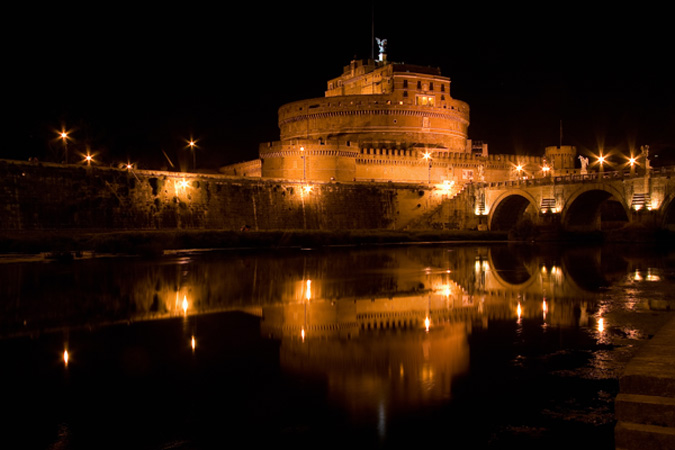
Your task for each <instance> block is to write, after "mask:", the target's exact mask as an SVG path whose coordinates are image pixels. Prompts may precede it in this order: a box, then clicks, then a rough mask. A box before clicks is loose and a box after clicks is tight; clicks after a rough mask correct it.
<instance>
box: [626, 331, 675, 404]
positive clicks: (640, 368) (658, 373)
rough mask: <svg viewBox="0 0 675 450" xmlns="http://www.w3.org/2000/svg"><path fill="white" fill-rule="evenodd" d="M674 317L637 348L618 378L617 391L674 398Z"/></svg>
mask: <svg viewBox="0 0 675 450" xmlns="http://www.w3.org/2000/svg"><path fill="white" fill-rule="evenodd" d="M674 349H675V318H672V319H670V320H669V321H668V322H667V323H666V324H665V325H664V326H663V327H661V329H660V330H659V331H658V333H657V334H656V335H655V336H654V337H653V338H652V339H651V340H650V341H649V342H647V343H645V344H644V346H643V347H642V348H641V349H640V350H639V351H638V353H637V355H635V357H634V358H633V359H632V360H631V361H630V362H629V363H628V365H627V366H626V369H625V370H624V373H623V375H622V376H621V378H620V380H619V389H620V392H621V393H625V394H638V395H653V396H660V397H675V351H674Z"/></svg>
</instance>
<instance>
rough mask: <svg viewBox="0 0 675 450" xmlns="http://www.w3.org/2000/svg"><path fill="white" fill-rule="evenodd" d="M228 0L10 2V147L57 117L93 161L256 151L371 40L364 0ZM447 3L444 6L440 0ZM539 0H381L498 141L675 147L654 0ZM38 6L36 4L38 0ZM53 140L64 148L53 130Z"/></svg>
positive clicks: (406, 53)
mask: <svg viewBox="0 0 675 450" xmlns="http://www.w3.org/2000/svg"><path fill="white" fill-rule="evenodd" d="M310 5H311V6H308V5H306V4H301V3H299V4H294V3H292V2H291V3H283V4H282V3H273V4H272V5H262V4H260V3H257V2H256V3H254V2H251V3H247V4H240V5H237V6H236V7H229V8H226V9H225V10H222V9H221V7H217V6H213V7H208V8H207V7H203V8H202V7H199V6H190V7H185V6H181V7H176V8H175V9H168V8H167V7H166V6H162V7H158V8H157V9H151V8H149V7H139V6H138V5H136V6H134V7H132V6H129V5H126V6H122V5H120V4H115V5H108V6H100V5H96V6H90V7H89V9H85V10H77V11H78V12H77V13H75V12H74V11H76V10H75V9H74V8H71V7H68V6H64V5H60V6H59V7H55V8H53V9H52V10H51V11H44V12H41V13H40V14H39V15H37V14H36V13H35V12H33V11H25V12H23V13H21V14H17V15H16V16H14V17H13V18H12V20H9V23H8V26H7V27H6V29H5V30H4V31H3V35H4V37H3V41H2V42H3V44H2V45H3V48H4V51H3V54H4V60H5V64H4V69H3V72H4V73H5V74H6V75H7V77H6V78H8V81H5V94H4V95H3V96H4V97H5V100H6V101H4V102H3V103H4V106H5V115H6V119H5V120H4V121H3V125H2V127H3V128H2V131H3V134H2V135H3V136H4V138H3V139H2V141H1V142H2V143H1V144H0V158H10V159H28V158H29V157H31V156H36V157H38V158H39V159H43V160H48V159H49V158H50V157H52V156H51V155H52V154H51V151H52V150H50V145H52V146H54V145H55V144H54V143H53V142H52V143H51V144H50V141H53V138H54V137H55V134H54V130H55V129H58V128H59V127H60V126H61V124H62V123H63V124H65V126H66V127H68V128H69V129H73V131H74V132H73V134H72V136H73V139H74V142H73V143H72V144H71V145H72V147H71V148H79V149H84V148H85V147H86V146H89V147H90V148H91V150H92V151H94V152H97V153H98V158H99V160H100V161H102V162H104V163H106V164H115V163H117V162H119V161H122V160H127V159H129V160H131V161H133V162H138V163H139V164H140V166H141V167H145V168H160V167H162V166H165V165H166V163H167V160H166V158H165V156H164V153H166V154H167V156H169V158H170V159H172V161H173V162H174V163H176V164H178V159H179V157H180V156H185V154H186V152H185V151H183V150H182V149H183V148H184V146H185V142H184V140H185V139H187V138H189V137H190V136H191V135H192V136H193V137H194V138H197V139H198V140H199V150H198V154H197V155H198V156H197V159H198V165H200V166H202V167H209V168H214V169H215V168H217V167H218V166H219V165H222V164H227V163H233V162H239V161H244V160H248V159H252V158H255V157H256V156H257V147H258V143H260V142H265V141H269V140H276V139H278V137H279V130H278V127H277V122H276V121H277V109H278V108H279V107H280V106H281V105H282V104H284V103H286V102H289V101H294V100H301V99H305V98H312V97H320V96H323V94H324V89H325V87H326V81H327V80H328V79H330V78H333V77H335V76H338V75H339V74H340V73H341V71H342V66H344V65H346V64H348V63H349V61H350V60H351V59H352V58H353V57H355V56H356V57H360V58H365V57H369V56H370V54H371V50H372V44H371V36H372V31H373V30H372V24H373V20H372V17H373V16H372V8H371V6H370V5H369V4H368V3H367V2H364V3H362V4H352V3H344V4H340V3H330V4H328V2H326V3H320V4H315V3H311V4H310ZM440 5H444V6H440ZM547 8H548V9H546V10H542V9H532V8H527V9H522V10H518V9H517V8H516V7H514V6H513V5H509V6H508V7H505V8H501V9H500V10H496V9H494V7H488V6H487V5H484V4H481V5H480V6H477V7H464V8H460V7H458V6H456V5H448V3H447V2H442V3H435V2H427V3H423V4H422V3H420V4H416V3H410V4H398V6H396V5H393V4H391V3H385V2H383V1H378V2H375V14H374V17H375V21H374V23H375V35H376V36H377V37H380V38H386V39H387V40H388V58H389V60H391V61H396V62H407V63H412V64H420V65H428V66H436V67H439V68H440V69H441V71H442V73H443V74H444V75H446V76H449V77H450V78H451V80H452V87H451V94H452V96H453V97H454V98H457V99H460V100H463V101H466V102H467V103H469V105H470V107H471V126H470V128H469V137H470V138H472V139H475V140H484V141H487V142H488V145H489V150H490V152H491V153H521V154H541V153H542V152H543V148H544V147H545V146H547V145H556V144H558V141H559V138H560V123H561V121H562V125H563V126H562V130H563V134H562V137H563V144H572V145H576V146H577V147H578V148H579V150H580V151H581V152H592V151H597V149H598V147H599V146H603V147H604V148H605V149H606V150H608V149H617V150H619V151H623V152H627V151H628V148H631V147H633V148H635V147H639V146H640V145H645V144H647V145H650V148H651V150H652V152H653V153H654V154H656V153H661V155H660V156H661V157H662V160H663V159H665V156H668V154H669V152H673V153H675V92H674V89H673V86H672V79H673V71H672V69H671V68H670V66H671V64H672V61H673V43H674V42H675V39H673V38H672V37H671V36H670V34H671V29H670V23H669V19H668V17H667V14H666V13H665V11H659V10H646V9H645V10H639V9H638V10H636V9H635V8H634V9H632V10H620V9H605V10H602V11H594V10H589V9H588V7H587V6H583V5H582V6H575V5H571V4H566V5H565V7H564V8H563V7H562V6H559V5H558V6H556V5H549V4H547ZM29 13H30V14H29ZM51 148H52V149H54V150H55V149H58V145H57V144H56V147H51Z"/></svg>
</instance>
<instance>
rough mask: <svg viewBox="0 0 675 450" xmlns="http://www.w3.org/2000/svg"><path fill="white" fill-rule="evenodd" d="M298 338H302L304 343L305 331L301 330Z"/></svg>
mask: <svg viewBox="0 0 675 450" xmlns="http://www.w3.org/2000/svg"><path fill="white" fill-rule="evenodd" d="M300 337H301V338H302V342H305V329H304V328H303V329H302V330H300Z"/></svg>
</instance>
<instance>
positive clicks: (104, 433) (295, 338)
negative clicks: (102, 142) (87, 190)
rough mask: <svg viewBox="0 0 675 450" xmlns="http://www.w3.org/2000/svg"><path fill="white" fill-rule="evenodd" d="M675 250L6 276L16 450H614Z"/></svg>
mask: <svg viewBox="0 0 675 450" xmlns="http://www.w3.org/2000/svg"><path fill="white" fill-rule="evenodd" d="M673 280H675V260H673V255H672V254H671V253H670V252H669V251H667V250H665V249H651V250H647V249H635V248H627V247H610V246H586V247H571V248H565V249H560V248H554V247H551V248H542V247H530V246H521V247H518V246H510V245H505V244H491V245H477V244H476V245H474V244H472V245H467V244H452V243H446V244H419V245H401V246H375V247H363V248H361V247H333V248H324V249H297V248H296V249H285V250H274V251H272V250H250V249H247V250H211V251H184V252H176V253H173V254H167V255H164V256H163V257H161V258H153V259H144V258H133V257H101V256H98V257H93V256H91V255H89V256H87V255H85V257H83V258H78V259H75V260H72V261H55V260H47V259H45V260H41V259H40V258H33V259H32V260H23V261H22V260H18V259H17V258H15V257H5V258H3V259H2V261H1V262H0V293H1V295H2V303H1V305H2V306H1V308H2V309H1V310H0V311H2V313H1V315H0V352H1V353H0V354H1V355H2V366H1V367H2V371H1V375H0V381H1V382H2V386H3V390H4V394H3V400H2V409H3V413H5V414H4V416H9V417H8V418H7V419H4V420H3V421H2V425H0V431H1V433H0V448H7V449H22V448H26V449H103V448H116V449H121V448H124V449H132V448H138V449H210V448H242V447H243V446H244V445H246V446H255V447H260V446H263V445H288V444H290V445H314V446H320V447H323V448H337V447H342V448H344V447H345V446H351V447H352V448H353V447H357V448H398V447H408V446H412V445H415V446H417V445H424V446H427V445H430V444H431V445H433V444H436V445H443V447H446V448H473V449H477V448H478V449H479V448H491V449H492V448H494V449H498V448H520V449H534V448H537V449H540V448H547V449H553V448H571V447H576V448H593V449H607V450H610V449H613V448H614V441H613V429H614V424H615V419H614V414H613V411H614V397H615V396H616V394H617V392H618V377H619V375H620V373H621V370H622V368H623V367H624V366H625V364H626V362H627V361H628V360H629V359H630V357H631V356H632V355H633V354H634V353H635V351H636V350H637V349H638V348H639V346H640V345H641V344H642V343H644V342H646V341H647V340H648V339H649V338H650V337H651V336H652V335H653V334H654V333H655V332H656V331H657V330H658V328H659V327H660V326H661V325H662V324H664V323H665V322H666V321H667V320H668V318H669V317H670V310H671V309H674V307H675V295H674V293H675V290H674V289H673V288H674V283H673Z"/></svg>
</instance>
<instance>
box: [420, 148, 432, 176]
mask: <svg viewBox="0 0 675 450" xmlns="http://www.w3.org/2000/svg"><path fill="white" fill-rule="evenodd" d="M422 158H424V159H426V160H427V161H428V162H429V180H428V183H429V184H431V153H430V152H425V153H424V155H423V156H422Z"/></svg>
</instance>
